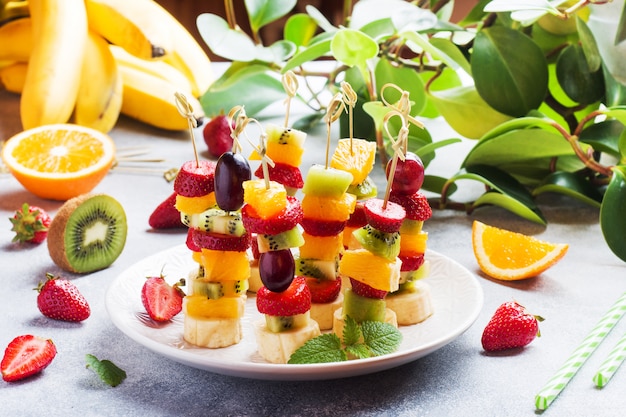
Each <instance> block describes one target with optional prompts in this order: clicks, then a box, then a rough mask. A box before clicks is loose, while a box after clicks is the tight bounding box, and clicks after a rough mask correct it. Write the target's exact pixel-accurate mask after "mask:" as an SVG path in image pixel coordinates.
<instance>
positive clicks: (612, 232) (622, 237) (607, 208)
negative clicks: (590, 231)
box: [600, 165, 626, 262]
mask: <svg viewBox="0 0 626 417" xmlns="http://www.w3.org/2000/svg"><path fill="white" fill-rule="evenodd" d="M624 213H626V166H624V165H618V166H615V167H613V175H612V176H611V181H610V182H609V185H608V187H607V189H606V192H605V194H604V198H603V200H602V207H601V208H600V228H601V229H602V234H603V236H604V240H605V241H606V243H607V245H608V246H609V248H610V249H611V251H612V252H613V253H614V254H615V255H616V256H617V257H618V258H620V259H621V260H622V261H624V262H626V216H624Z"/></svg>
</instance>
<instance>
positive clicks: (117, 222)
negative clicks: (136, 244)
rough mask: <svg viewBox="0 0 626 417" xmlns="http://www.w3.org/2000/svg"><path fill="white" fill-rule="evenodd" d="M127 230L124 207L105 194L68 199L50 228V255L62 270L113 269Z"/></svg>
mask: <svg viewBox="0 0 626 417" xmlns="http://www.w3.org/2000/svg"><path fill="white" fill-rule="evenodd" d="M127 231H128V227H127V223H126V213H125V212H124V208H123V207H122V205H121V204H120V203H119V202H118V201H117V200H116V199H114V198H113V197H111V196H109V195H106V194H83V195H80V196H78V197H74V198H72V199H70V200H67V201H66V202H65V203H64V204H63V205H62V206H61V208H60V209H59V211H58V212H57V213H56V215H55V216H54V218H53V219H52V222H51V223H50V227H49V229H48V238H47V242H48V252H49V253H50V257H51V258H52V260H53V261H54V263H55V264H57V265H58V266H59V267H60V268H62V269H64V270H66V271H70V272H75V273H87V272H93V271H97V270H100V269H104V268H107V267H108V266H110V265H111V264H112V263H113V262H114V261H115V260H116V259H117V257H118V256H119V255H120V253H122V249H124V244H125V243H126V234H127Z"/></svg>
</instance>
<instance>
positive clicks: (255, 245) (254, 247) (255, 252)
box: [250, 233, 261, 260]
mask: <svg viewBox="0 0 626 417" xmlns="http://www.w3.org/2000/svg"><path fill="white" fill-rule="evenodd" d="M250 237H251V241H250V250H251V252H252V259H256V260H258V259H259V256H261V253H260V252H259V241H258V240H257V234H256V233H251V234H250Z"/></svg>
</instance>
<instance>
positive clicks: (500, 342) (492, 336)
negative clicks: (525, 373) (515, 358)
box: [481, 301, 543, 352]
mask: <svg viewBox="0 0 626 417" xmlns="http://www.w3.org/2000/svg"><path fill="white" fill-rule="evenodd" d="M539 321H543V318H541V317H539V316H533V315H532V314H530V313H529V312H528V310H526V308H525V307H524V306H522V305H521V304H519V303H517V302H515V301H508V302H506V303H503V304H502V305H500V307H498V308H497V309H496V312H495V313H494V315H493V317H492V318H491V320H489V323H487V326H486V327H485V330H484V331H483V336H482V339H481V342H482V345H483V349H485V350H486V351H488V352H492V351H498V350H506V349H513V348H519V347H523V346H526V345H527V344H529V343H530V342H532V341H533V340H534V339H535V337H539V336H540V333H539V323H538V322H539Z"/></svg>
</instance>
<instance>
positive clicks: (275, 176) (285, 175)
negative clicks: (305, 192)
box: [254, 162, 304, 189]
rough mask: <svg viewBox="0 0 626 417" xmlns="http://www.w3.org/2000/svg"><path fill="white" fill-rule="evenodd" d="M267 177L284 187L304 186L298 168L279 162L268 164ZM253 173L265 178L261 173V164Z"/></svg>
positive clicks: (298, 187)
mask: <svg viewBox="0 0 626 417" xmlns="http://www.w3.org/2000/svg"><path fill="white" fill-rule="evenodd" d="M267 168H268V171H269V177H270V180H271V181H276V182H279V183H281V184H283V185H284V186H285V187H290V188H297V189H300V188H302V187H304V180H303V179H302V172H301V171H300V168H298V167H296V166H292V165H288V164H285V163H281V162H275V163H274V166H273V167H272V166H268V167H267ZM254 175H255V176H256V177H257V178H265V177H264V175H263V165H259V167H258V168H257V170H256V171H254Z"/></svg>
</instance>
